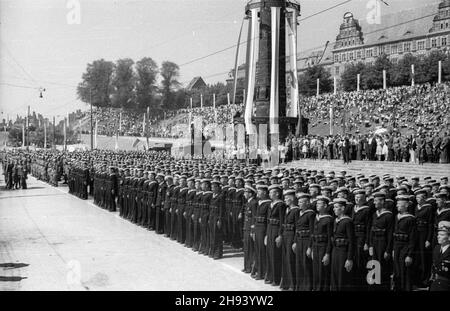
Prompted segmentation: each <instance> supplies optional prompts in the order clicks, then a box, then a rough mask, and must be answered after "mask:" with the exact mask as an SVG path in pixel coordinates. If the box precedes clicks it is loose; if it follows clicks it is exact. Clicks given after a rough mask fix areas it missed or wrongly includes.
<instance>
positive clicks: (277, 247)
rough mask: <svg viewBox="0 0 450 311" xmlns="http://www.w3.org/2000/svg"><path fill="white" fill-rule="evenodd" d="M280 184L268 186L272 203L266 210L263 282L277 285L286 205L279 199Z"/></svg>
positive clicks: (278, 283)
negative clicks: (265, 266)
mask: <svg viewBox="0 0 450 311" xmlns="http://www.w3.org/2000/svg"><path fill="white" fill-rule="evenodd" d="M281 191H282V190H281V186H280V185H278V184H273V185H271V186H270V187H269V195H270V199H271V200H272V203H271V205H270V208H269V211H268V215H267V217H268V224H267V238H266V243H265V244H266V250H267V252H266V253H267V273H266V278H265V283H267V284H272V285H273V286H279V285H280V280H281V241H282V237H281V230H282V229H281V228H282V227H281V224H282V223H283V221H284V217H285V212H286V205H285V203H284V202H283V201H282V200H281V198H282V192H281Z"/></svg>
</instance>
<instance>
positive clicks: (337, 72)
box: [335, 66, 339, 76]
mask: <svg viewBox="0 0 450 311" xmlns="http://www.w3.org/2000/svg"><path fill="white" fill-rule="evenodd" d="M335 72H336V75H337V76H338V75H339V66H336V68H335Z"/></svg>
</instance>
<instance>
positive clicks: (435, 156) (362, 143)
mask: <svg viewBox="0 0 450 311" xmlns="http://www.w3.org/2000/svg"><path fill="white" fill-rule="evenodd" d="M284 150H285V152H286V159H287V161H289V160H298V159H305V158H311V159H318V160H321V159H328V160H333V159H342V160H344V162H346V163H348V162H350V161H351V160H370V161H397V162H412V163H419V164H422V163H424V162H431V163H450V159H449V157H450V136H449V135H448V133H447V132H444V133H439V132H437V131H435V132H429V133H427V134H425V133H422V134H416V135H409V136H405V135H402V134H401V133H400V132H393V133H380V134H376V133H369V134H366V135H361V134H360V135H329V136H326V137H321V136H317V135H308V136H300V137H295V136H293V135H291V136H289V137H287V138H286V141H285V143H284Z"/></svg>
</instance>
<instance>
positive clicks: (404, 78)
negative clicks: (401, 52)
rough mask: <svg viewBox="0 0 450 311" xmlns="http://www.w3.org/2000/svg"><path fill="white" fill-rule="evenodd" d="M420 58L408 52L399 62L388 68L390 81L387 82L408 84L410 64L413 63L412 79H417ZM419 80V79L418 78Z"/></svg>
mask: <svg viewBox="0 0 450 311" xmlns="http://www.w3.org/2000/svg"><path fill="white" fill-rule="evenodd" d="M420 62H421V59H420V58H418V57H416V56H414V55H412V54H410V53H408V54H406V55H405V56H403V58H402V59H400V60H399V62H398V63H397V64H395V65H393V66H392V69H391V70H390V81H389V84H392V85H394V86H400V85H408V84H411V78H412V72H411V65H414V72H415V74H414V80H415V81H417V79H418V76H419V75H418V72H417V71H418V69H419V64H420ZM419 80H420V79H419Z"/></svg>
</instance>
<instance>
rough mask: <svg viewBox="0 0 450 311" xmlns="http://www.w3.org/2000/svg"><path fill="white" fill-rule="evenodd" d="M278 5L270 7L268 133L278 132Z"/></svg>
mask: <svg viewBox="0 0 450 311" xmlns="http://www.w3.org/2000/svg"><path fill="white" fill-rule="evenodd" d="M280 9H281V8H280V7H271V14H272V68H271V69H272V70H271V78H270V112H269V124H270V133H278V108H279V94H278V93H279V90H278V87H279V74H278V73H279V65H278V64H279V62H278V59H279V45H280ZM283 78H284V77H283Z"/></svg>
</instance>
